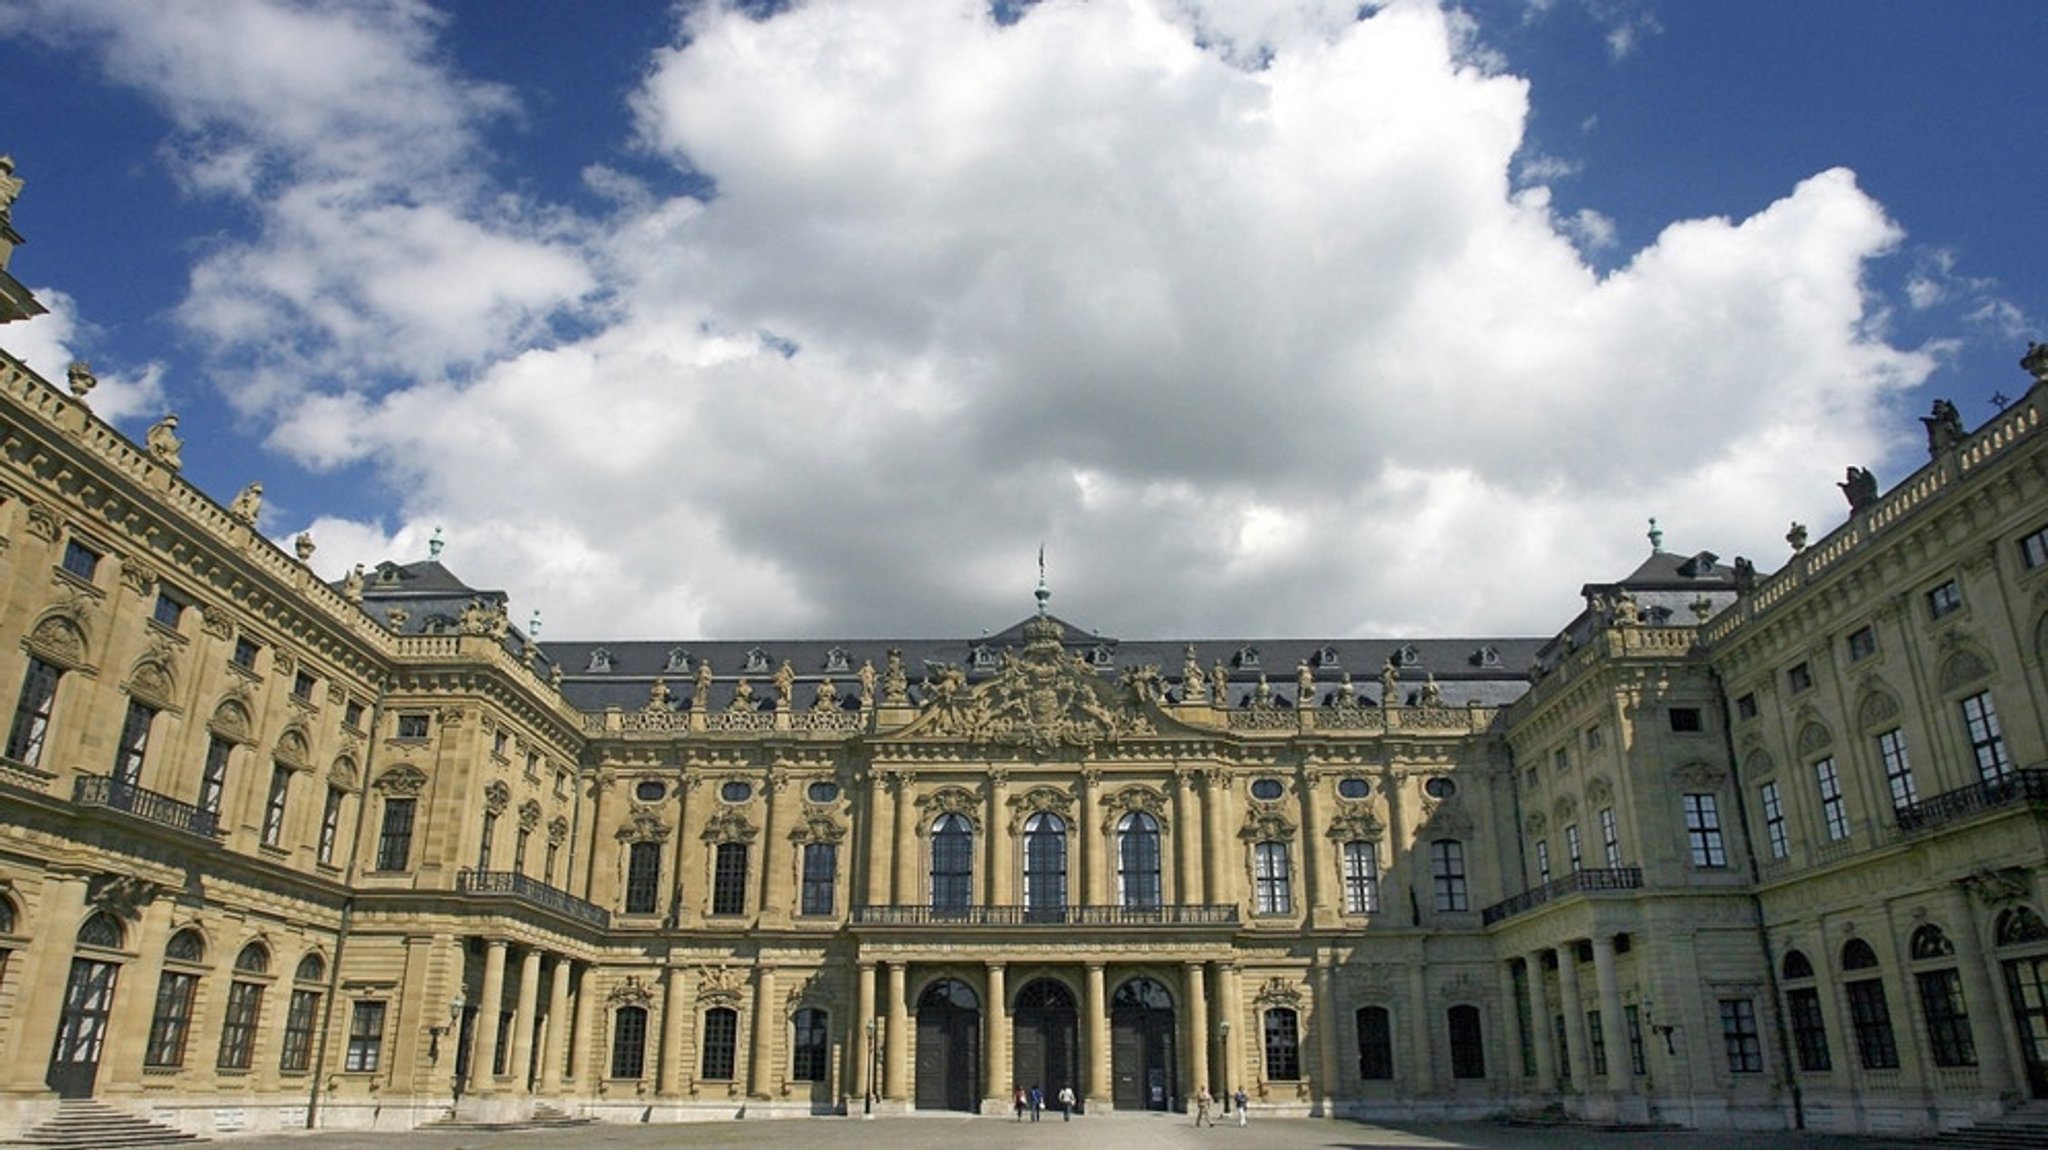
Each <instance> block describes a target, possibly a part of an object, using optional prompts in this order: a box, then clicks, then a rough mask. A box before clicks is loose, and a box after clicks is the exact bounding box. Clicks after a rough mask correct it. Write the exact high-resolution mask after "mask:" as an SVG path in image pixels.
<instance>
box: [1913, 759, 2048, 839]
mask: <svg viewBox="0 0 2048 1150" xmlns="http://www.w3.org/2000/svg"><path fill="white" fill-rule="evenodd" d="M2040 802H2048V767H2028V768H2027V769H2025V770H2022V771H2014V772H2012V773H2011V774H2009V775H2006V776H2005V777H2004V778H2001V779H1995V780H1991V781H1987V782H1981V783H1971V784H1970V785H1969V786H1967V787H1958V788H1956V789H1955V790H1953V791H1943V792H1942V793H1941V794H1938V795H1935V796H1933V797H1932V798H1926V799H1922V800H1920V801H1919V802H1917V803H1914V804H1913V805H1911V806H1906V807H1900V808H1899V809H1898V810H1897V811H1896V812H1895V814H1896V815H1897V816H1898V820H1899V829H1900V830H1902V831H1924V830H1929V829H1931V828H1934V827H1938V826H1941V825H1942V824H1944V823H1952V822H1956V821H1957V820H1959V819H1966V818H1969V817H1970V816H1972V815H1976V814H1981V813H1983V812H1985V811H1988V810H1993V809H1995V808H1998V807H2007V806H2015V805H2018V804H2020V803H2040Z"/></svg>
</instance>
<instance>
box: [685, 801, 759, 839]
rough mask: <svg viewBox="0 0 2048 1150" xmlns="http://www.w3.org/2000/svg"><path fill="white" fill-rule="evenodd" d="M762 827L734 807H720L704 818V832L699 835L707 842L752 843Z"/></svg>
mask: <svg viewBox="0 0 2048 1150" xmlns="http://www.w3.org/2000/svg"><path fill="white" fill-rule="evenodd" d="M760 833H761V829H760V828H759V827H757V826H755V825H754V824H753V823H750V822H748V821H747V816H745V815H743V814H741V813H739V811H737V810H735V809H733V808H732V807H723V808H720V809H719V810H718V811H717V812H716V813H714V814H713V815H712V816H711V817H710V818H708V819H705V820H704V833H703V834H702V835H700V836H698V837H700V838H702V839H703V840H704V841H705V842H707V843H750V842H753V841H754V836H756V835H758V834H760Z"/></svg>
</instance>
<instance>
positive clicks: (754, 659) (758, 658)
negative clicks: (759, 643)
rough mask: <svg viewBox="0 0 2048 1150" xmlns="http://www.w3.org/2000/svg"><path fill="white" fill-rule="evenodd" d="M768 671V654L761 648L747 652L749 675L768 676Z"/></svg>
mask: <svg viewBox="0 0 2048 1150" xmlns="http://www.w3.org/2000/svg"><path fill="white" fill-rule="evenodd" d="M767 671H768V652H766V651H763V650H762V649H761V648H759V647H754V648H751V649H749V650H748V651H747V673H748V674H749V675H762V674H766V673H767Z"/></svg>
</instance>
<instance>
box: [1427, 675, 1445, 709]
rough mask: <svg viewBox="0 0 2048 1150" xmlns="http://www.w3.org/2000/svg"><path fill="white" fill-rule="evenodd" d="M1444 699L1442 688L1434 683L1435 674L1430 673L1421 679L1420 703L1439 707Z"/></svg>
mask: <svg viewBox="0 0 2048 1150" xmlns="http://www.w3.org/2000/svg"><path fill="white" fill-rule="evenodd" d="M1443 701H1444V689H1443V688H1442V687H1439V686H1437V685H1436V675H1435V674H1430V675H1427V676H1424V677H1423V680H1422V705H1423V706H1425V707H1440V706H1442V705H1443Z"/></svg>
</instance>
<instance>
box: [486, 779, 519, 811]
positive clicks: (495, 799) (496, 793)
mask: <svg viewBox="0 0 2048 1150" xmlns="http://www.w3.org/2000/svg"><path fill="white" fill-rule="evenodd" d="M510 805H512V788H510V787H508V786H506V785H505V784H504V783H501V782H494V783H492V784H491V785H490V786H488V787H485V788H484V809H485V810H487V811H489V812H491V813H492V814H494V815H496V814H503V813H504V811H505V808H506V807H508V806H510Z"/></svg>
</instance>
